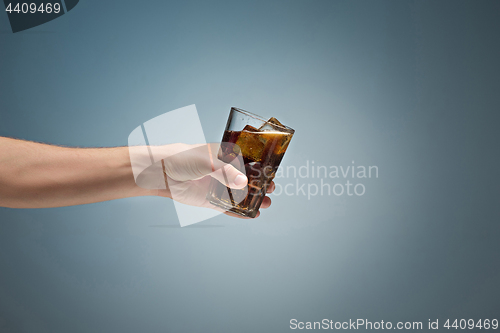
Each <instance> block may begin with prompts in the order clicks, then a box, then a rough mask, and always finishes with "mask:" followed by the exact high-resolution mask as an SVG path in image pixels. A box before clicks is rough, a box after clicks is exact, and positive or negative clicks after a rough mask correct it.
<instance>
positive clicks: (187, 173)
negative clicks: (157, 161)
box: [164, 143, 248, 189]
mask: <svg viewBox="0 0 500 333" xmlns="http://www.w3.org/2000/svg"><path fill="white" fill-rule="evenodd" d="M172 146H173V147H171V150H172V152H171V156H170V157H168V158H166V159H164V168H165V172H166V174H167V175H168V176H169V177H171V178H172V179H174V180H177V181H188V180H196V179H200V178H203V177H205V176H207V175H210V176H211V177H213V178H215V179H216V180H218V181H219V182H221V183H222V184H224V185H226V186H228V187H231V188H235V189H241V188H244V187H245V186H246V185H247V183H248V179H247V177H246V175H245V173H244V170H245V169H244V168H245V164H244V162H243V158H242V157H241V155H240V156H238V157H236V158H234V159H233V160H232V161H231V164H228V163H224V162H223V161H221V160H220V159H219V158H218V155H217V154H218V152H219V149H220V145H219V144H213V143H211V144H202V145H183V144H182V145H179V144H177V145H172ZM174 148H176V149H177V150H174ZM239 169H242V170H241V171H240V170H239ZM242 171H243V172H242Z"/></svg>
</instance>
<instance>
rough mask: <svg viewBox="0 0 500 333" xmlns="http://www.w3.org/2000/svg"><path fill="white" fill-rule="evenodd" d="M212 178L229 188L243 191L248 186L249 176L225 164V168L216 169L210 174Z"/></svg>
mask: <svg viewBox="0 0 500 333" xmlns="http://www.w3.org/2000/svg"><path fill="white" fill-rule="evenodd" d="M223 164H225V163H223ZM210 176H212V178H215V179H217V180H218V181H219V182H221V183H222V184H224V185H226V186H227V187H231V188H234V189H242V188H244V187H245V186H247V184H248V179H247V176H245V174H244V173H242V172H241V171H239V170H238V169H236V168H235V167H234V166H232V165H231V164H225V165H224V166H222V167H220V168H218V169H216V170H215V171H214V172H212V173H211V174H210Z"/></svg>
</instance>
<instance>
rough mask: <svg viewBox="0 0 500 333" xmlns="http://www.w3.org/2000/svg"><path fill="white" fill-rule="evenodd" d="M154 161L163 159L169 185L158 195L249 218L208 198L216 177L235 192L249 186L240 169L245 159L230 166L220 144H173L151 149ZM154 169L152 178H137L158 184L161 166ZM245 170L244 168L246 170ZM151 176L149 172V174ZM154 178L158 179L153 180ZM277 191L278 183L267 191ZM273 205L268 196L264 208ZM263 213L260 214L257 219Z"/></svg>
mask: <svg viewBox="0 0 500 333" xmlns="http://www.w3.org/2000/svg"><path fill="white" fill-rule="evenodd" d="M150 148H151V152H152V155H153V156H154V160H158V159H159V157H160V158H162V159H161V170H162V175H163V178H164V183H165V185H164V186H163V184H161V185H162V186H161V187H162V188H164V190H160V191H159V192H158V195H160V196H166V197H170V198H172V199H173V200H175V201H178V202H180V203H183V204H187V205H191V206H197V207H205V208H211V209H215V210H217V211H220V212H224V213H225V214H226V215H229V216H234V217H239V218H246V217H243V216H240V215H237V214H234V213H232V212H227V211H224V210H223V209H221V208H219V207H217V206H214V205H212V204H211V203H210V202H209V201H208V200H207V199H206V195H207V193H208V191H209V186H210V182H211V179H212V178H214V179H216V180H217V181H219V182H220V183H222V184H224V185H225V186H228V187H230V188H234V189H242V188H244V187H245V186H246V185H247V183H248V180H247V177H246V176H245V174H244V173H243V172H241V171H240V170H238V169H239V168H240V165H243V162H242V160H240V161H238V160H237V159H235V160H234V161H232V162H231V164H226V163H224V162H222V161H220V160H219V159H218V158H217V152H218V151H219V145H218V144H206V145H187V144H173V145H168V146H164V147H150ZM156 164H157V166H156V167H153V168H151V169H150V170H156V171H152V172H150V173H149V175H148V176H142V179H139V178H138V179H137V180H136V181H137V183H138V185H141V183H142V184H144V180H145V179H144V178H145V177H147V178H148V180H149V182H152V183H155V182H158V176H156V177H153V176H152V174H156V175H158V173H157V170H158V168H159V165H160V163H159V162H157V163H156ZM242 169H243V170H244V168H243V167H242ZM146 174H147V173H146ZM153 179H155V180H154V181H153ZM274 189H275V185H274V182H271V185H270V186H269V187H268V189H267V193H272V192H273V191H274ZM270 205H271V199H270V198H269V197H267V196H266V197H265V198H264V200H263V202H262V204H261V207H260V208H263V209H265V208H268V207H269V206H270ZM259 215H260V212H259V213H258V214H257V217H258V216H259Z"/></svg>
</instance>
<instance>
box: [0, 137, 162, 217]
mask: <svg viewBox="0 0 500 333" xmlns="http://www.w3.org/2000/svg"><path fill="white" fill-rule="evenodd" d="M163 192H165V191H163ZM158 194H159V192H158V190H146V189H142V188H140V187H138V186H137V185H136V184H135V181H134V177H133V174H132V169H131V167H130V158H129V152H128V148H127V147H119V148H95V149H94V148H89V149H87V148H65V147H57V146H50V145H45V144H40V143H35V142H28V141H22V140H15V139H9V138H3V137H0V206H3V207H11V208H45V207H61V206H71V205H81V204H87V203H93V202H99V201H107V200H113V199H120V198H126V197H134V196H144V195H158ZM163 195H165V196H166V193H163Z"/></svg>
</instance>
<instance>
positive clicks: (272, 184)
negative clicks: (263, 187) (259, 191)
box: [266, 181, 276, 193]
mask: <svg viewBox="0 0 500 333" xmlns="http://www.w3.org/2000/svg"><path fill="white" fill-rule="evenodd" d="M275 189H276V184H274V181H271V184H269V186H268V187H267V191H266V193H273V192H274V190H275Z"/></svg>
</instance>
